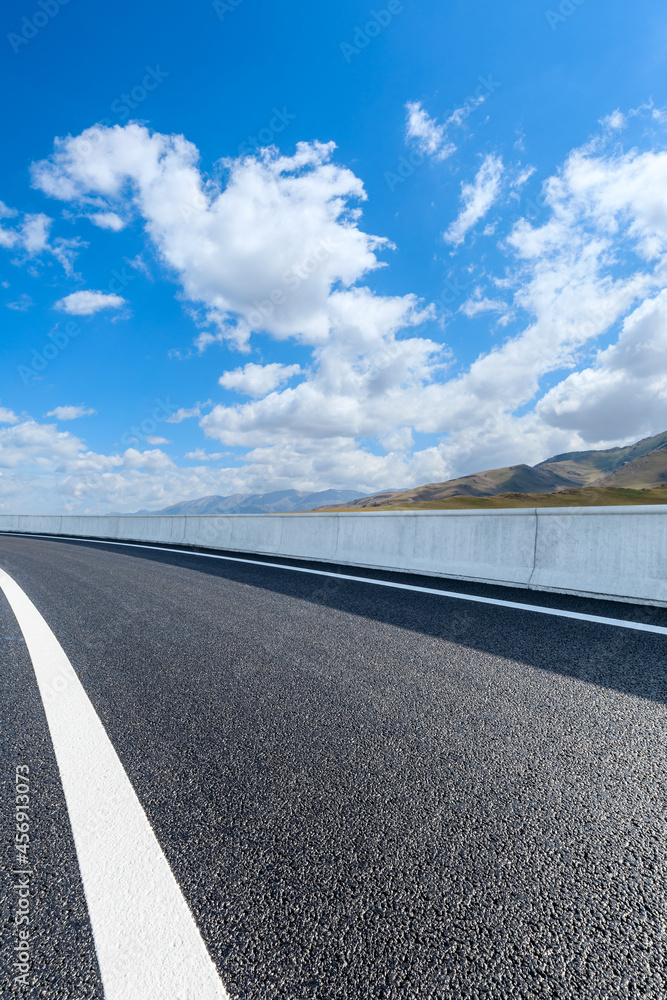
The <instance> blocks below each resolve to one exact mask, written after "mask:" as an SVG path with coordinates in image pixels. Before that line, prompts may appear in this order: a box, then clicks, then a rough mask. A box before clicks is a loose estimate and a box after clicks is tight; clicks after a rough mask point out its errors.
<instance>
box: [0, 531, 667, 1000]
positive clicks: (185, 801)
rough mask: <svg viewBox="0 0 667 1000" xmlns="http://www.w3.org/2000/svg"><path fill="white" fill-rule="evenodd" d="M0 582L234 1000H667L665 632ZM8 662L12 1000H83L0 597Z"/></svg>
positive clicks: (462, 611)
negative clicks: (17, 815) (117, 780)
mask: <svg viewBox="0 0 667 1000" xmlns="http://www.w3.org/2000/svg"><path fill="white" fill-rule="evenodd" d="M0 566H1V567H2V568H3V569H5V570H6V571H7V572H8V573H9V574H10V575H11V576H13V578H14V579H15V580H16V581H17V583H18V584H19V585H20V586H21V587H22V588H23V589H24V590H25V591H26V593H27V594H28V596H29V597H30V598H31V600H32V601H33V602H34V603H35V605H36V606H37V608H38V610H39V611H40V612H41V613H42V615H43V616H44V617H45V619H46V621H47V622H48V624H49V625H50V627H51V628H52V630H53V631H54V632H55V634H56V636H57V638H58V640H59V641H60V643H61V645H62V646H63V648H64V649H65V652H66V653H67V655H68V656H69V658H70V661H71V663H72V665H73V666H74V668H75V670H76V671H77V674H78V676H79V678H80V679H81V682H82V684H83V685H84V687H85V689H86V691H87V693H88V696H89V697H90V699H91V701H92V703H93V705H94V707H95V709H96V711H97V713H98V715H99V717H100V719H101V720H102V723H103V724H104V727H105V729H106V731H107V733H108V735H109V737H110V739H111V741H112V743H113V745H114V747H115V749H116V751H117V753H118V755H119V757H120V759H121V761H122V763H123V766H124V768H125V771H126V773H127V775H128V777H129V778H130V781H131V782H132V784H133V786H134V788H135V790H136V792H137V795H138V796H139V799H140V801H141V803H142V805H143V807H144V809H145V811H146V814H147V816H148V818H149V820H150V822H151V825H152V827H153V829H154V831H155V833H156V836H157V839H158V841H159V843H160V845H161V847H162V849H163V851H164V853H165V855H166V857H167V860H168V861H169V864H170V865H171V868H172V870H173V872H174V874H175V876H176V879H177V881H178V883H179V885H180V887H181V889H182V891H183V894H184V896H185V898H186V900H187V902H188V904H189V906H190V908H191V910H192V913H193V914H194V916H195V919H196V921H197V924H198V926H199V929H200V931H201V934H202V937H203V938H204V941H205V942H206V945H207V947H208V949H209V952H210V954H211V957H212V958H213V960H214V962H215V963H216V965H217V968H218V970H219V973H220V976H221V979H222V981H223V983H224V984H225V986H226V988H227V990H228V991H229V993H230V996H231V997H232V998H233V1000H278V998H280V1000H334V998H335V1000H351V998H360V1000H450V998H452V1000H459V998H462V1000H473V998H475V1000H477V998H507V997H513V998H514V997H516V998H525V1000H533V998H535V1000H537V998H540V1000H542V998H558V1000H560V998H563V1000H569V998H573V1000H574V998H591V1000H593V998H594V1000H602V998H610V1000H616V998H630V997H631V998H640V997H641V998H649V1000H650V998H655V1000H659V998H660V1000H662V998H664V997H665V996H666V995H667V950H666V948H665V944H666V941H665V938H666V929H667V924H666V911H665V898H667V884H666V882H667V880H666V878H665V874H666V871H667V869H666V865H665V844H666V841H665V833H666V830H665V827H666V825H667V795H666V790H667V789H666V786H667V771H666V768H665V764H666V748H667V707H666V703H667V636H662V635H655V634H651V633H645V632H636V631H631V630H627V629H621V628H614V627H611V626H608V625H600V624H593V623H587V622H581V621H576V620H572V619H565V618H556V617H552V616H546V615H541V614H535V613H532V612H529V611H518V610H515V609H507V608H501V607H496V606H490V605H479V604H472V603H469V602H465V601H460V600H455V599H451V598H442V597H435V596H429V595H424V594H417V593H411V592H408V591H398V590H390V589H387V588H383V587H377V586H375V585H373V584H370V583H368V584H366V583H352V582H349V581H343V580H335V579H332V578H326V577H317V576H312V575H307V574H301V573H294V572H292V571H291V570H289V569H274V568H270V569H269V568H265V567H261V566H254V565H248V564H240V563H233V562H225V561H219V560H209V559H203V558H200V557H199V556H197V555H196V554H192V553H187V552H184V553H182V554H180V553H179V554H175V553H168V552H164V551H156V550H147V549H139V548H131V547H129V546H111V545H108V546H107V545H99V544H90V543H85V542H73V541H63V540H48V539H43V538H21V537H8V536H2V537H0ZM343 571H344V572H358V573H359V574H360V575H364V571H363V570H360V571H350V570H343ZM367 575H369V576H372V575H375V576H382V574H370V573H369V574H367ZM402 579H408V578H407V577H406V578H402ZM415 582H418V583H419V584H420V585H422V586H429V587H430V586H432V587H438V586H442V588H443V589H457V590H460V591H461V592H466V591H467V592H470V593H479V594H482V593H483V594H484V595H486V596H496V595H497V596H498V597H501V598H503V599H510V600H516V601H521V602H527V603H540V604H542V605H544V604H551V605H552V606H554V607H567V608H570V609H572V610H578V611H583V612H585V613H592V614H599V615H608V616H610V617H617V618H621V617H623V618H626V619H632V620H637V621H652V622H655V623H656V624H661V625H665V624H667V612H665V610H662V609H650V608H640V607H636V606H633V605H628V604H619V603H607V602H598V601H592V600H581V599H577V598H573V597H559V596H558V595H544V594H542V595H535V594H532V593H530V592H527V591H525V590H510V589H507V588H492V587H486V588H484V587H482V586H481V585H477V586H474V585H472V584H461V583H458V584H456V583H454V582H452V581H447V580H442V581H438V580H434V579H433V578H418V579H416V580H415ZM0 641H2V644H3V649H4V656H3V664H2V686H1V690H2V696H1V700H0V731H1V733H2V736H1V738H0V753H1V754H2V763H3V771H2V774H3V798H2V801H3V803H5V808H4V811H3V817H2V821H1V823H0V829H2V831H3V855H4V857H5V859H6V860H8V861H9V862H10V863H11V839H12V836H13V834H12V824H13V815H12V811H13V805H12V803H13V791H14V790H13V775H14V770H15V765H16V764H18V763H25V764H28V765H29V767H30V771H31V775H32V776H34V788H33V831H34V840H33V851H34V863H35V876H34V878H33V889H34V892H35V898H34V899H33V903H34V912H35V920H36V925H35V934H36V942H37V945H36V949H35V963H34V973H35V975H34V986H33V988H32V992H30V991H27V992H26V991H25V990H22V991H21V995H22V996H24V997H25V996H30V997H33V996H34V997H39V998H47V1000H61V998H63V1000H70V998H72V1000H88V998H91V1000H92V998H98V997H99V998H100V1000H101V998H102V996H103V992H102V988H101V985H100V981H99V972H98V970H97V963H96V959H95V953H94V948H93V945H92V934H91V928H90V924H89V922H88V917H87V911H86V907H85V897H84V895H83V889H82V885H81V880H80V876H79V873H78V867H77V863H76V856H75V852H74V847H73V840H72V834H71V830H70V826H69V821H68V817H67V809H66V805H65V802H64V798H63V794H62V789H61V786H60V782H59V779H58V771H57V765H56V762H55V759H54V755H53V750H52V747H51V743H50V738H49V735H48V730H47V727H46V722H45V717H44V712H43V708H42V705H41V701H40V698H39V693H38V691H37V687H36V683H35V680H34V675H33V673H32V669H31V666H30V662H29V659H28V656H27V652H26V649H25V644H24V642H23V641H22V639H21V635H20V631H19V629H18V626H17V624H16V621H15V619H14V618H13V615H12V613H11V611H10V610H9V607H8V605H7V603H6V601H5V600H4V598H2V597H1V595H0ZM10 885H11V883H10V882H9V881H8V877H5V881H4V884H3V891H2V894H1V895H2V922H3V929H4V931H5V933H4V935H3V948H4V949H5V952H4V954H3V959H5V958H7V961H6V962H4V963H3V964H4V969H5V973H4V975H5V977H6V978H5V982H4V983H2V985H0V995H2V996H3V997H4V996H5V995H7V996H12V995H13V994H12V992H11V989H10V986H9V981H8V972H7V970H8V969H9V968H10V965H9V961H10V960H9V958H8V953H7V947H8V945H10V944H11V941H8V933H9V930H8V922H9V920H10V919H11V916H12V905H13V899H12V894H11V891H10ZM9 936H10V937H11V934H9ZM17 995H18V993H17Z"/></svg>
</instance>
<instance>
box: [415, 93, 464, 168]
mask: <svg viewBox="0 0 667 1000" xmlns="http://www.w3.org/2000/svg"><path fill="white" fill-rule="evenodd" d="M405 107H406V110H407V112H408V114H407V124H406V126H405V135H406V139H408V140H414V142H415V145H416V146H417V149H418V150H419V151H420V153H424V155H425V156H432V157H433V159H434V160H446V159H447V157H448V156H451V155H452V153H454V152H456V146H455V145H454V143H453V142H449V141H448V140H447V125H446V124H442V125H438V123H437V122H436V120H435V119H434V118H431V117H430V116H429V115H428V114H427V112H426V111H425V110H424V108H423V107H422V104H421V102H420V101H408V103H407V104H406V105H405Z"/></svg>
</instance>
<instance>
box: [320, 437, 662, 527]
mask: <svg viewBox="0 0 667 1000" xmlns="http://www.w3.org/2000/svg"><path fill="white" fill-rule="evenodd" d="M662 483H667V431H663V432H662V433H661V434H656V435H655V436H654V437H650V438H643V439H642V440H641V441H637V442H636V443H635V444H632V445H628V446H627V447H625V448H608V449H606V450H604V451H576V452H568V453H566V454H563V455H554V456H553V457H552V458H547V459H545V461H544V462H540V463H539V464H538V465H534V466H530V465H509V466H505V467H503V468H501V469H488V470H487V471H485V472H475V473H473V474H472V475H469V476H461V477H459V478H458V479H449V480H447V481H446V482H444V483H427V484H426V485H424V486H415V487H413V488H412V489H408V490H397V491H389V490H384V491H383V492H382V493H373V494H371V496H366V497H361V498H358V499H356V500H352V501H349V502H348V503H346V504H336V505H334V504H327V505H326V506H324V505H323V506H322V507H319V508H318V510H320V511H323V510H332V509H336V510H364V509H373V510H381V509H383V508H393V507H396V506H399V507H401V508H408V509H409V508H410V507H412V506H414V507H416V508H418V507H419V506H420V505H421V504H424V503H434V502H437V501H444V500H448V499H449V498H451V497H454V496H460V497H465V496H468V497H492V496H499V495H500V494H506V493H512V494H522V493H524V494H546V493H554V492H560V491H562V490H571V489H577V488H581V487H588V486H596V487H600V488H608V487H615V488H620V489H652V488H654V487H657V486H660V485H661V484H662Z"/></svg>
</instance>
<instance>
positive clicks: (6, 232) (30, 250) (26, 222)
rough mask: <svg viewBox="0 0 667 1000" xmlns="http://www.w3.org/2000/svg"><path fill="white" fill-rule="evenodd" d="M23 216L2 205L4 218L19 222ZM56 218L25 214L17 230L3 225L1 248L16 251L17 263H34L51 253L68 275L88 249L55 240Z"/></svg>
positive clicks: (0, 211)
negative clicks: (83, 250) (76, 258)
mask: <svg viewBox="0 0 667 1000" xmlns="http://www.w3.org/2000/svg"><path fill="white" fill-rule="evenodd" d="M19 215H20V213H19V212H17V211H16V210H15V209H13V208H8V207H7V205H5V204H4V202H0V219H18V217H19ZM52 226H53V219H50V218H49V217H48V215H44V214H43V213H42V212H38V213H33V214H31V213H25V214H24V215H23V218H22V219H21V220H20V221H18V222H17V223H16V224H15V225H14V227H13V228H5V227H3V226H0V247H3V248H4V249H6V250H13V251H15V252H16V254H17V256H16V258H15V260H14V263H17V264H22V263H24V262H25V261H32V260H34V259H35V258H36V257H40V256H41V255H42V254H43V253H47V254H50V255H51V256H52V257H55V259H56V260H57V261H58V262H59V263H60V264H61V265H62V267H63V269H64V271H65V273H66V274H71V273H72V264H73V261H74V258H75V256H76V254H77V252H78V250H79V249H80V248H81V247H83V246H86V244H85V243H82V242H81V241H80V240H78V239H64V238H62V237H58V238H56V239H51V237H50V232H51V227H52Z"/></svg>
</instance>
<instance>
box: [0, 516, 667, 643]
mask: <svg viewBox="0 0 667 1000" xmlns="http://www.w3.org/2000/svg"><path fill="white" fill-rule="evenodd" d="M0 535H5V536H7V537H11V536H12V535H16V536H19V537H21V538H57V539H59V540H60V541H65V542H66V541H71V542H92V543H94V544H95V545H124V546H125V547H126V548H132V549H151V550H152V551H154V552H175V553H177V555H186V556H199V557H201V558H205V559H223V560H225V561H227V562H237V563H246V564H247V565H249V566H269V567H271V568H272V569H287V570H291V571H292V572H293V573H311V574H313V575H314V576H330V577H333V579H334V580H352V581H353V582H354V583H372V584H374V585H375V586H377V587H392V588H394V589H395V590H413V591H416V592H417V593H418V594H434V595H435V596H436V597H451V598H453V599H454V600H457V601H472V602H473V603H475V604H494V605H496V606H498V607H500V608H514V609H515V610H517V611H534V612H535V613H536V614H538V615H553V616H555V617H556V618H574V619H576V620H577V621H582V622H594V623H595V624H598V625H614V626H616V628H629V629H633V630H634V631H637V632H654V633H656V634H657V635H667V627H665V626H662V625H646V624H644V623H643V622H632V621H625V619H623V618H604V617H603V616H602V615H586V614H583V613H582V612H580V611H564V610H562V609H561V608H544V607H541V606H540V605H539V604H522V603H520V602H519V601H501V600H500V598H498V597H478V596H477V595H476V594H459V593H457V592H456V591H455V590H437V589H436V588H435V587H417V586H415V585H414V584H411V583H394V582H393V581H391V580H374V579H373V578H372V577H368V576H351V575H350V574H347V573H331V572H329V571H328V570H324V569H308V568H306V567H305V566H288V565H287V564H286V563H275V562H263V561H262V560H259V559H243V558H242V557H241V556H223V555H218V554H217V553H215V552H198V551H197V550H196V549H185V548H183V549H173V548H167V546H165V545H146V544H145V543H144V542H117V541H113V540H112V539H106V538H79V537H77V536H74V535H37V534H34V533H32V534H31V533H30V532H26V531H2V532H0ZM507 586H508V587H509V586H511V584H507Z"/></svg>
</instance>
